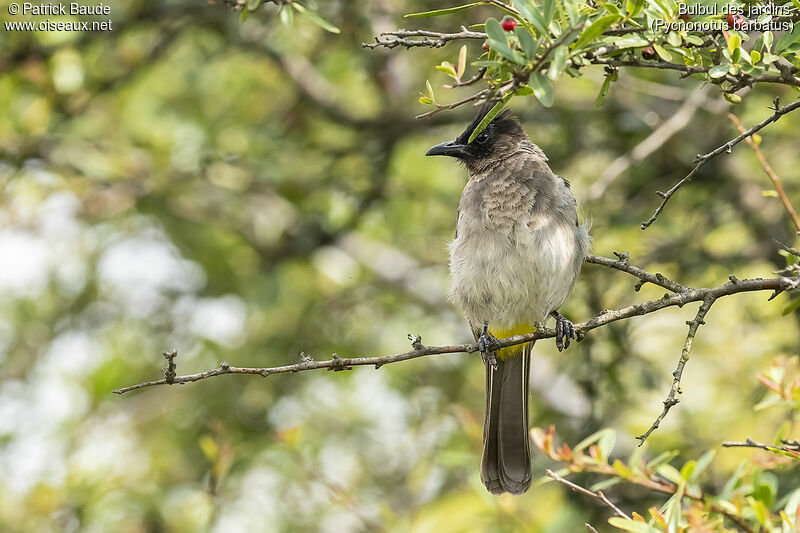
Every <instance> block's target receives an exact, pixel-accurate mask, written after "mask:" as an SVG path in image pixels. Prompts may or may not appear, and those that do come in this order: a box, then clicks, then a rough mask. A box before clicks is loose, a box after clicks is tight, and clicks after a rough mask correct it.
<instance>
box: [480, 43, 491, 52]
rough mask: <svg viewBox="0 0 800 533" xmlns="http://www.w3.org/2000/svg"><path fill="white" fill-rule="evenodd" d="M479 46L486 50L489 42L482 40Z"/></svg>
mask: <svg viewBox="0 0 800 533" xmlns="http://www.w3.org/2000/svg"><path fill="white" fill-rule="evenodd" d="M481 48H483V49H484V50H486V51H487V52H488V51H489V50H490V48H489V43H488V42H486V41H483V45H481Z"/></svg>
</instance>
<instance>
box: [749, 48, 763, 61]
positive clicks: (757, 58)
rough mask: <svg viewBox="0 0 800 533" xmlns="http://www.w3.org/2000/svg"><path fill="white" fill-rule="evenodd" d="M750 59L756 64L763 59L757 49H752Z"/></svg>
mask: <svg viewBox="0 0 800 533" xmlns="http://www.w3.org/2000/svg"><path fill="white" fill-rule="evenodd" d="M750 60H751V61H752V63H753V64H754V65H755V64H756V63H758V62H759V61H761V53H760V52H757V51H755V50H750Z"/></svg>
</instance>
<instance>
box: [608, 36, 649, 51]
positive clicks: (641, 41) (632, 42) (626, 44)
mask: <svg viewBox="0 0 800 533" xmlns="http://www.w3.org/2000/svg"><path fill="white" fill-rule="evenodd" d="M649 45H650V41H648V40H647V39H645V38H644V37H642V36H641V35H635V34H634V35H626V36H625V37H620V38H619V39H617V40H616V41H614V46H616V47H617V48H638V47H640V46H649Z"/></svg>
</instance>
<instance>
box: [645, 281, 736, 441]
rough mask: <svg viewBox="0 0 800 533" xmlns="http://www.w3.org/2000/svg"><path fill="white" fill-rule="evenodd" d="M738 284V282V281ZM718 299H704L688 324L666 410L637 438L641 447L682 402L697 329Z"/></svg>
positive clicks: (707, 297)
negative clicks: (683, 388)
mask: <svg viewBox="0 0 800 533" xmlns="http://www.w3.org/2000/svg"><path fill="white" fill-rule="evenodd" d="M734 279H736V278H732V279H731V283H734V281H733V280H734ZM737 282H738V280H737ZM716 299H717V298H716V297H715V296H713V295H708V296H706V297H705V298H704V299H703V303H702V304H701V305H700V309H698V310H697V315H695V317H694V320H690V321H687V322H686V324H687V325H688V326H689V333H688V334H687V335H686V341H685V342H684V343H683V350H681V358H680V359H679V360H678V366H677V368H676V369H675V372H673V373H672V387H670V389H669V394H667V399H666V400H664V410H663V411H661V414H660V415H658V418H656V420H655V422H653V423H652V424H651V426H650V428H649V429H648V430H647V431H646V432H645V433H644V434H642V435H639V436H638V437H636V438H637V439H638V440H639V446H641V445H642V444H644V441H645V440H647V437H649V436H650V434H651V433H652V432H653V431H655V430H656V429H657V428H658V426H659V424H661V421H662V420H664V417H665V416H667V413H669V410H670V409H672V408H673V407H674V406H675V405H677V404H678V402H680V400H679V399H678V398H677V396H678V394H681V393H682V392H683V391H681V377H682V376H683V369H684V368H685V367H686V363H687V362H688V361H689V352H690V351H691V349H692V342H693V341H694V337H695V335H696V334H697V329H698V328H699V327H700V326H701V325H703V324H705V322H704V321H703V319H704V318H705V317H706V314H707V313H708V311H709V309H711V306H712V305H714V301H715V300H716Z"/></svg>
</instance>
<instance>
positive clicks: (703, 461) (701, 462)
mask: <svg viewBox="0 0 800 533" xmlns="http://www.w3.org/2000/svg"><path fill="white" fill-rule="evenodd" d="M716 453H717V452H716V450H708V451H707V452H706V453H704V454H703V455H701V456H700V459H698V460H697V464H696V465H695V467H694V471H693V472H692V474H691V475H690V476H689V481H691V482H695V481H697V478H699V477H700V474H702V473H703V472H704V471H705V469H706V468H708V465H709V464H711V461H712V460H713V459H714V456H715V455H716Z"/></svg>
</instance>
